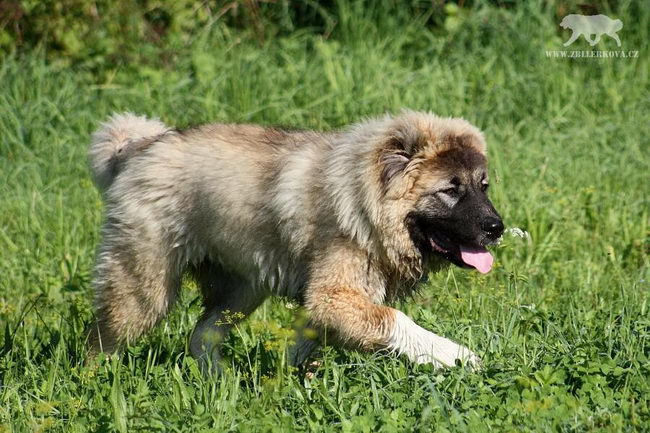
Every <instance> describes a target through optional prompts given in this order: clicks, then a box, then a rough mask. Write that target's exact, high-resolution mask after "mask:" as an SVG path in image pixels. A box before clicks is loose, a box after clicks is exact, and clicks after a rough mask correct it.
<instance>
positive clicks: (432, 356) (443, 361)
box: [414, 340, 482, 371]
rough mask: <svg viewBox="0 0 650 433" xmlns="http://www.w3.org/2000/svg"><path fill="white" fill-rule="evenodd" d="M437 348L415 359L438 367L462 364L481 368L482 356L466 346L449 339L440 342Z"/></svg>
mask: <svg viewBox="0 0 650 433" xmlns="http://www.w3.org/2000/svg"><path fill="white" fill-rule="evenodd" d="M441 346H442V347H441ZM436 349H437V350H433V351H431V352H430V353H423V354H419V355H417V356H416V357H415V359H414V361H415V362H416V363H417V364H432V365H434V366H435V367H438V368H445V367H453V366H455V365H457V364H461V365H464V366H467V367H469V368H470V369H471V370H472V371H478V370H480V369H481V362H482V361H481V358H480V357H479V356H478V355H477V354H475V353H474V352H472V351H471V350H469V349H468V348H467V347H465V346H460V345H458V344H456V343H453V342H451V341H449V340H448V344H445V345H440V344H438V345H437V347H436Z"/></svg>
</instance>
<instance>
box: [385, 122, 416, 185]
mask: <svg viewBox="0 0 650 433" xmlns="http://www.w3.org/2000/svg"><path fill="white" fill-rule="evenodd" d="M425 143H426V138H425V137H424V135H423V134H422V132H421V131H420V130H419V129H418V128H417V127H415V126H413V125H408V124H402V125H398V126H397V127H395V128H394V129H392V130H391V131H390V132H389V133H388V136H387V139H386V141H385V142H384V144H383V146H382V149H381V157H380V163H381V165H382V174H381V181H382V184H383V185H384V187H385V188H386V187H387V186H388V184H389V183H390V182H391V181H392V180H393V179H394V178H395V177H396V176H397V175H398V174H400V173H402V172H403V171H404V169H405V168H406V166H407V165H408V163H409V161H411V158H412V157H413V155H415V154H416V153H417V152H418V151H419V150H420V149H421V148H422V147H423V145H424V144H425Z"/></svg>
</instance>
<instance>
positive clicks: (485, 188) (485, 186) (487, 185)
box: [481, 183, 490, 192]
mask: <svg viewBox="0 0 650 433" xmlns="http://www.w3.org/2000/svg"><path fill="white" fill-rule="evenodd" d="M489 187H490V184H489V183H482V184H481V191H483V192H485V191H487V189H488V188H489Z"/></svg>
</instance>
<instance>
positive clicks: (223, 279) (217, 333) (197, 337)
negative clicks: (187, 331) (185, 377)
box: [190, 261, 268, 372]
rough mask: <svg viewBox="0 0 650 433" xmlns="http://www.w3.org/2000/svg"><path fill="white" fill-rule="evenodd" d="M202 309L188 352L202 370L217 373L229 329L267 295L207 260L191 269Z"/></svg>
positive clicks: (243, 279)
mask: <svg viewBox="0 0 650 433" xmlns="http://www.w3.org/2000/svg"><path fill="white" fill-rule="evenodd" d="M193 273H194V276H195V278H196V281H197V283H198V284H199V286H200V288H201V293H202V294H203V302H204V307H205V310H204V312H203V314H202V316H201V318H200V319H199V322H198V323H197V324H196V327H195V328H194V331H193V332H192V337H191V339H190V351H191V353H192V356H194V357H195V358H196V359H197V360H198V361H199V364H200V365H201V368H202V369H203V371H206V372H207V371H217V370H218V368H219V366H218V361H219V347H220V345H221V342H222V341H223V340H224V338H225V337H226V336H227V335H228V332H229V331H230V328H232V326H233V325H235V324H236V323H237V322H239V321H241V320H242V319H244V318H245V317H247V316H249V315H250V314H251V313H252V312H253V311H255V309H256V308H257V307H259V306H260V304H262V302H264V300H265V299H266V298H267V296H268V294H267V293H265V292H264V291H262V290H255V289H254V288H253V286H252V284H251V282H250V281H249V280H247V279H245V278H242V277H240V276H238V275H236V274H233V273H230V272H226V271H224V270H223V269H222V268H221V267H220V266H218V265H215V264H213V263H211V262H209V261H206V262H203V263H202V264H200V265H198V266H197V267H196V268H194V269H193Z"/></svg>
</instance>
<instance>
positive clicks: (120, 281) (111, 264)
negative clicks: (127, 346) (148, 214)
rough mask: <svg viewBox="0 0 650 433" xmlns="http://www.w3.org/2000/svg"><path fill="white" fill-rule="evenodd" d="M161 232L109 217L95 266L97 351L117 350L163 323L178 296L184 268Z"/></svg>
mask: <svg viewBox="0 0 650 433" xmlns="http://www.w3.org/2000/svg"><path fill="white" fill-rule="evenodd" d="M136 231H137V233H136ZM158 238H159V237H158V236H156V235H155V234H154V233H150V232H148V231H147V230H146V229H145V228H142V229H140V230H134V229H133V227H128V228H126V227H125V226H122V225H120V224H117V223H111V222H107V223H106V225H105V227H104V243H103V245H102V246H101V248H100V251H99V255H98V258H97V265H96V267H95V279H94V286H95V304H96V314H97V317H96V319H97V320H96V322H95V324H94V325H92V328H91V329H90V333H89V345H90V350H91V353H92V354H96V353H98V352H114V351H116V350H117V349H119V347H120V345H122V344H124V343H128V342H131V341H134V340H135V339H136V338H138V337H139V336H140V335H142V334H143V333H144V332H146V331H148V330H150V329H151V328H152V327H153V326H154V325H155V324H156V323H158V321H159V320H160V319H161V318H162V317H163V316H164V315H165V314H166V313H167V311H168V310H169V307H170V306H171V304H172V303H173V301H174V300H175V298H176V296H177V293H178V288H179V286H180V282H181V271H182V270H181V269H180V266H179V263H178V260H177V258H176V257H175V253H174V251H173V250H172V251H168V249H167V248H165V247H164V245H163V244H162V243H161V242H159V241H156V239H158Z"/></svg>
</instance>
